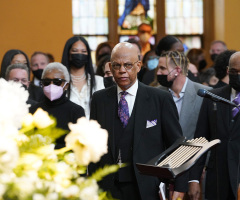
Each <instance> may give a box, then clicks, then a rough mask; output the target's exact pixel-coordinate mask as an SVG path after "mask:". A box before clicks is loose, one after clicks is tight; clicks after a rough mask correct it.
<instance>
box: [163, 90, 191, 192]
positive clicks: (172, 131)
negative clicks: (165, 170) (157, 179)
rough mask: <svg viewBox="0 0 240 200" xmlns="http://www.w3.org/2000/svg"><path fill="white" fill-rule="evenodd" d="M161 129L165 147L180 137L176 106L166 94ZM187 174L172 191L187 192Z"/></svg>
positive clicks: (178, 179)
mask: <svg viewBox="0 0 240 200" xmlns="http://www.w3.org/2000/svg"><path fill="white" fill-rule="evenodd" d="M161 118H162V129H163V133H164V135H163V137H164V138H163V139H164V141H165V144H166V147H167V148H168V147H169V146H171V145H172V144H173V143H174V142H175V141H176V140H177V139H178V138H180V137H182V128H181V126H180V124H179V117H178V112H177V108H176V105H175V103H174V101H173V99H172V97H171V95H170V94H167V95H166V97H165V99H164V102H163V105H162V116H161ZM188 176H189V174H188V172H185V173H184V174H183V175H181V176H179V177H178V178H176V180H175V184H174V190H175V191H178V192H186V191H187V190H188Z"/></svg>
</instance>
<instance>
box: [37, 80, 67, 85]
mask: <svg viewBox="0 0 240 200" xmlns="http://www.w3.org/2000/svg"><path fill="white" fill-rule="evenodd" d="M44 80H49V81H50V83H49V84H48V85H44V84H43V82H44ZM56 80H57V81H61V84H60V85H62V83H64V82H67V81H66V80H65V79H62V78H53V79H51V78H44V79H41V85H42V86H49V85H51V83H53V84H54V85H57V86H60V85H58V84H56V83H54V81H56Z"/></svg>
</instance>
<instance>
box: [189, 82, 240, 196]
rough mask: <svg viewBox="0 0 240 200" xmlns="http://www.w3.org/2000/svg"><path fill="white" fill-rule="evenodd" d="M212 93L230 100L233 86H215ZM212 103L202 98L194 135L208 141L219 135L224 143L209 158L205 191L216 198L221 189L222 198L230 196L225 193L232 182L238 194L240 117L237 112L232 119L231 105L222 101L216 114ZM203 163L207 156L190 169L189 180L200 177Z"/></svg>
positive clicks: (231, 186)
mask: <svg viewBox="0 0 240 200" xmlns="http://www.w3.org/2000/svg"><path fill="white" fill-rule="evenodd" d="M211 92H212V93H214V94H216V95H218V96H221V97H223V98H225V99H228V100H230V95H231V87H230V86H229V85H226V86H224V87H221V88H218V89H213V90H211ZM213 104H214V103H213V101H211V100H210V99H204V100H203V103H202V107H201V111H200V114H199V119H198V123H197V129H196V133H195V137H196V138H198V137H206V138H207V139H208V140H212V139H214V138H218V139H220V140H221V144H219V145H218V146H216V148H215V149H216V151H213V152H214V153H211V155H210V158H209V162H208V166H207V175H206V190H205V194H206V197H207V198H209V199H217V191H218V194H219V197H220V199H228V197H227V196H226V194H227V191H228V188H227V186H228V185H229V184H228V183H230V188H231V189H232V191H233V193H234V194H235V196H236V194H237V188H238V184H239V177H240V174H239V166H240V117H239V115H238V116H237V118H235V119H232V116H231V114H232V107H231V106H230V105H226V104H223V103H221V102H217V103H216V106H217V111H216V113H215V111H214V110H213ZM215 115H216V118H215ZM215 156H216V157H215ZM215 158H216V159H217V162H216V161H215ZM204 163H205V159H204V158H202V159H200V160H199V162H197V164H196V165H195V166H194V167H193V169H192V170H191V171H190V179H192V180H199V179H200V177H201V174H202V169H203V167H204ZM216 163H217V168H216ZM217 171H218V176H217ZM217 182H218V184H217Z"/></svg>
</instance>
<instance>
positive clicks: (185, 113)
mask: <svg viewBox="0 0 240 200" xmlns="http://www.w3.org/2000/svg"><path fill="white" fill-rule="evenodd" d="M196 97H197V94H196V91H195V89H194V87H193V84H192V82H191V80H188V83H187V85H186V89H185V93H184V97H183V102H182V108H181V113H180V116H179V122H180V124H181V126H182V125H183V124H184V122H186V121H188V120H191V119H189V116H191V115H189V114H190V113H192V112H194V110H192V111H191V112H189V109H191V108H195V104H196V101H195V100H196ZM189 105H192V106H191V108H189Z"/></svg>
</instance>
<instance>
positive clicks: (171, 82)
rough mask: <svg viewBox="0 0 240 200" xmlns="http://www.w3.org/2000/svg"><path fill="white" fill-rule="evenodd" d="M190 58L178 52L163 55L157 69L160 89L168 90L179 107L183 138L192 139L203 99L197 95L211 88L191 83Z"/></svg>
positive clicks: (168, 52)
mask: <svg viewBox="0 0 240 200" xmlns="http://www.w3.org/2000/svg"><path fill="white" fill-rule="evenodd" d="M188 65H189V61H188V58H187V57H186V56H185V55H184V53H180V52H178V51H167V52H165V53H163V54H161V56H160V58H159V63H158V68H157V79H158V82H159V84H160V85H161V86H160V87H159V88H160V89H164V90H168V91H169V92H170V93H171V95H172V97H173V100H174V102H175V104H176V106H177V110H178V115H179V122H180V125H181V127H182V131H183V136H185V137H186V138H187V139H192V138H193V137H194V133H195V130H196V124H197V119H198V114H199V111H200V107H201V104H202V98H201V97H199V96H198V95H197V92H198V90H199V89H210V87H207V86H204V85H202V84H199V83H196V82H193V81H191V80H190V79H189V78H188V77H187V73H188Z"/></svg>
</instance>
